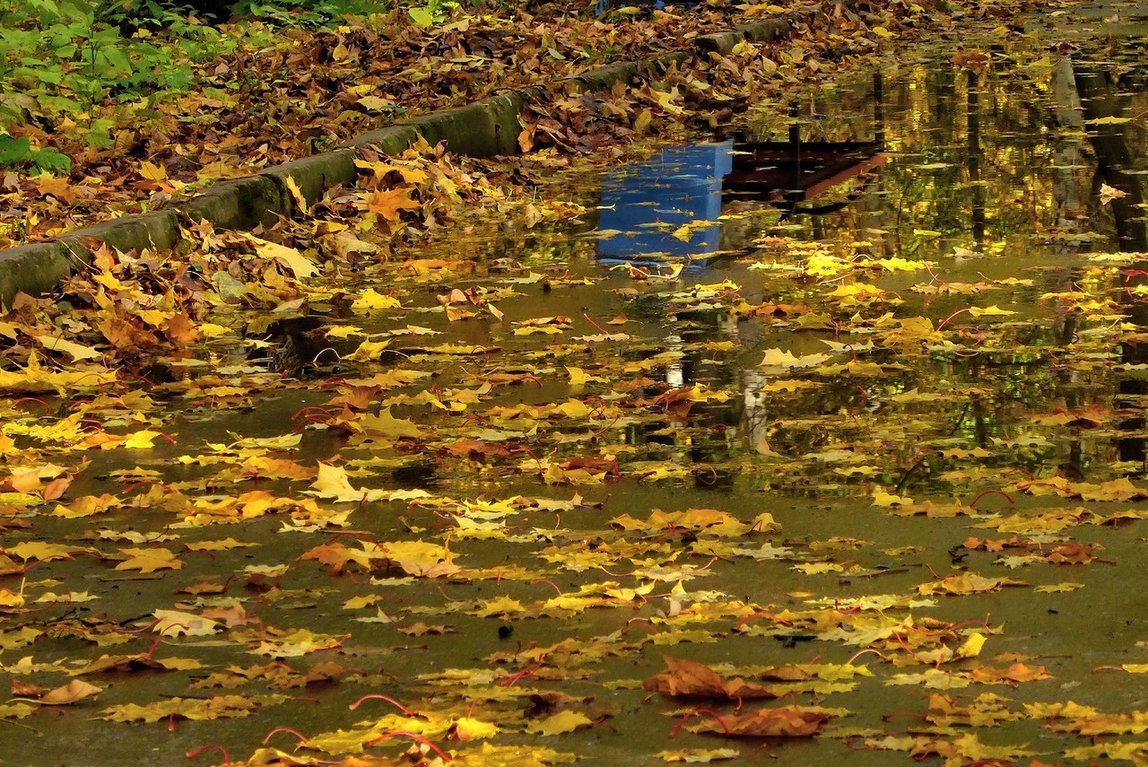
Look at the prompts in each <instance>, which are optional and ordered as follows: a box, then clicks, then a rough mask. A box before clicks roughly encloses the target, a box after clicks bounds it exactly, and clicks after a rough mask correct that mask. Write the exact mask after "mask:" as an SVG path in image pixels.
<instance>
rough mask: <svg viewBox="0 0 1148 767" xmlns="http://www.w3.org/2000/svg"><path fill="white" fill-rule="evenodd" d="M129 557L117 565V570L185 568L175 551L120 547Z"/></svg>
mask: <svg viewBox="0 0 1148 767" xmlns="http://www.w3.org/2000/svg"><path fill="white" fill-rule="evenodd" d="M120 551H121V552H122V553H124V554H126V555H127V557H128V558H127V559H125V560H124V561H123V562H120V563H119V564H118V565H116V569H117V570H139V571H140V572H141V573H154V572H155V571H156V570H179V569H181V568H183V562H180V561H179V560H178V559H177V558H176V555H175V552H174V551H171V550H169V549H163V548H156V549H137V548H128V549H120Z"/></svg>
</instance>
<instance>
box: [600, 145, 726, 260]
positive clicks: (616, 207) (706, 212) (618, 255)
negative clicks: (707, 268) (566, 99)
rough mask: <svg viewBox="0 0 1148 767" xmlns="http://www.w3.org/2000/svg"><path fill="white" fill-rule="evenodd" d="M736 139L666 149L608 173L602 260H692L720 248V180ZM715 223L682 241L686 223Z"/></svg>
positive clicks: (603, 197)
mask: <svg viewBox="0 0 1148 767" xmlns="http://www.w3.org/2000/svg"><path fill="white" fill-rule="evenodd" d="M733 150H734V145H733V142H732V141H723V142H721V143H717V144H688V145H686V146H679V147H671V148H669V149H664V150H662V152H661V154H659V155H658V156H657V157H654V158H652V159H650V160H647V161H645V162H642V163H638V164H636V165H631V166H629V167H628V168H626V169H625V170H622V171H618V172H615V173H612V174H610V175H609V176H608V177H607V178H606V180H605V181H604V182H603V184H602V211H601V213H600V214H599V217H598V226H599V228H600V229H601V230H602V231H603V232H604V234H603V236H602V237H600V238H599V240H598V257H599V258H602V259H618V260H627V259H634V258H639V259H640V258H649V257H656V256H659V255H669V256H690V255H698V254H706V253H713V252H714V251H716V250H717V249H718V242H719V239H720V234H721V233H720V231H719V230H718V227H717V224H716V221H717V218H718V216H720V215H721V206H722V194H721V190H722V178H723V177H724V176H725V175H726V174H727V173H729V172H730V170H732V168H733ZM694 221H713V222H715V223H714V225H713V226H709V227H706V228H701V229H697V230H696V231H694V232H693V236H692V237H687V238H685V239H681V238H678V237H674V236H673V232H674V230H675V229H677V228H678V227H680V226H682V225H683V224H688V223H690V222H694Z"/></svg>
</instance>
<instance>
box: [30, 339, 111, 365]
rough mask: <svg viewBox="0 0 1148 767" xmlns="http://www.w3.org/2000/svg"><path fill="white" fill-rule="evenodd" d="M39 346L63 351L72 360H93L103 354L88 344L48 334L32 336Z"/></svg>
mask: <svg viewBox="0 0 1148 767" xmlns="http://www.w3.org/2000/svg"><path fill="white" fill-rule="evenodd" d="M32 337H33V338H35V339H36V340H37V341H38V342H39V343H40V345H41V346H43V347H44V348H45V349H48V350H49V351H53V352H63V353H64V354H67V355H68V356H69V357H71V358H72V359H73V360H77V361H78V360H94V359H99V358H101V357H103V356H104V353H103V352H100V351H96V350H95V349H93V348H92V347H90V346H84V345H82V344H78V343H75V342H74V341H67V340H65V339H63V338H55V337H53V336H49V335H38V336H32Z"/></svg>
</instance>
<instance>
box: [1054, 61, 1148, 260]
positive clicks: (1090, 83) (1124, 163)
mask: <svg viewBox="0 0 1148 767" xmlns="http://www.w3.org/2000/svg"><path fill="white" fill-rule="evenodd" d="M1073 72H1074V74H1075V75H1076V89H1077V91H1078V92H1079V93H1080V103H1081V106H1082V107H1083V108H1084V116H1085V120H1086V121H1087V122H1088V123H1089V124H1090V128H1089V131H1088V140H1089V142H1090V143H1091V144H1092V149H1093V151H1094V152H1095V153H1096V175H1095V176H1094V177H1093V188H1094V189H1095V190H1099V188H1100V184H1101V183H1105V184H1108V186H1110V187H1113V188H1114V189H1117V190H1119V191H1121V192H1123V193H1124V195H1123V196H1122V197H1116V198H1114V199H1113V200H1112V201H1111V202H1110V203H1109V204H1108V205H1109V207H1111V210H1112V216H1113V218H1114V219H1115V223H1116V236H1117V240H1118V241H1119V244H1120V249H1121V250H1125V251H1128V252H1136V253H1141V252H1144V251H1146V250H1148V236H1146V230H1145V225H1144V218H1143V216H1144V212H1143V208H1142V205H1143V203H1144V191H1143V189H1142V187H1141V186H1140V176H1139V175H1137V173H1136V168H1135V165H1134V163H1133V159H1132V157H1133V153H1132V149H1131V147H1130V145H1129V137H1128V124H1127V123H1126V122H1123V121H1122V120H1123V119H1125V116H1126V113H1127V110H1128V105H1129V101H1130V96H1128V95H1126V94H1123V93H1121V92H1120V91H1119V90H1118V87H1119V83H1118V81H1116V80H1115V79H1114V78H1113V76H1112V74H1111V72H1109V71H1107V70H1092V69H1088V68H1087V67H1086V66H1085V65H1083V64H1076V65H1074V67H1073ZM1097 212H1099V211H1097Z"/></svg>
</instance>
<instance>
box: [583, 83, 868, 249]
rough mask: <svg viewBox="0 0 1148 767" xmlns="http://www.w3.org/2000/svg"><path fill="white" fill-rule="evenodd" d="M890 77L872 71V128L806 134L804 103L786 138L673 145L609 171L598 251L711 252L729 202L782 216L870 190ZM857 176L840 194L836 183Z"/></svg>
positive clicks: (839, 204) (718, 243)
mask: <svg viewBox="0 0 1148 767" xmlns="http://www.w3.org/2000/svg"><path fill="white" fill-rule="evenodd" d="M882 98H883V82H882V79H881V76H880V75H875V76H874V78H873V86H872V91H871V101H872V111H873V117H874V119H873V136H872V138H870V139H868V140H829V139H826V138H823V137H817V136H814V137H808V136H803V135H802V133H803V125H802V123H801V121H800V119H799V118H800V117H801V110H800V108H799V105H798V104H797V103H796V102H795V103H793V104H791V105H790V107H789V110H788V113H789V115H790V117H791V120H792V121H791V122H790V124H789V126H788V136H787V139H786V140H784V141H772V140H768V139H763V138H762V137H761V136H752V135H749V134H745V133H743V134H741V135H739V136H737V137H735V138H733V139H729V140H726V141H721V142H712V143H698V144H690V145H686V146H678V147H671V148H668V149H665V150H663V151H662V152H660V153H659V154H658V155H657V156H656V157H654V158H652V159H650V160H647V161H645V162H642V163H637V164H634V165H631V166H629V167H627V168H623V169H621V170H619V171H616V172H614V173H611V174H609V175H608V176H607V177H606V178H605V179H604V180H603V183H602V191H601V209H600V210H601V214H600V217H599V228H600V230H601V235H600V237H599V241H598V255H599V258H601V259H602V260H604V261H608V262H609V261H650V260H659V259H666V258H687V259H691V260H697V259H703V260H704V259H705V258H706V257H707V256H712V255H715V254H717V253H719V252H720V249H721V247H722V242H723V239H725V238H724V237H723V231H722V225H721V222H720V218H721V216H722V214H723V213H725V212H727V211H728V210H729V209H730V208H735V207H739V206H742V205H744V204H746V203H767V204H769V205H770V206H772V207H773V208H775V209H776V210H778V211H780V212H781V215H780V217H779V220H782V221H784V220H786V219H788V218H789V217H791V216H793V215H797V214H804V215H812V216H818V215H825V214H828V213H836V212H838V211H840V210H842V209H843V208H845V207H846V206H847V205H849V204H850V203H851V202H853V201H855V200H857V199H859V198H860V197H861V196H862V195H863V194H864V193H865V192H866V191H868V190H869V189H870V188H871V186H872V182H873V180H874V178H875V171H876V170H877V169H878V168H880V167H881V166H882V165H883V164H884V163H885V156H884V155H883V154H882V152H883V150H884V148H885V146H884V135H885V134H884V118H883V115H884V110H883V107H882V103H881V102H882ZM846 184H850V185H851V188H850V189H849V190H848V191H847V192H846V193H845V194H844V196H843V197H842V198H840V199H834V200H830V201H824V200H823V199H821V198H823V197H824V196H826V194H827V193H829V192H830V191H831V190H834V189H836V188H839V187H841V186H842V185H846Z"/></svg>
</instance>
